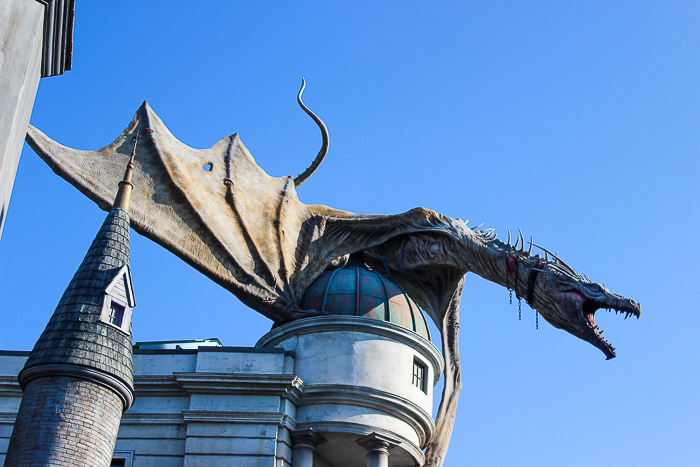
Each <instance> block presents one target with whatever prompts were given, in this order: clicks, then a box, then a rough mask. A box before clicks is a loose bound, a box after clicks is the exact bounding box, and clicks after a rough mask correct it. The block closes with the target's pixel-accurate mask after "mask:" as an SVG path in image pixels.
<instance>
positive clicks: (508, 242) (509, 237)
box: [508, 229, 510, 246]
mask: <svg viewBox="0 0 700 467" xmlns="http://www.w3.org/2000/svg"><path fill="white" fill-rule="evenodd" d="M508 246H510V229H508Z"/></svg>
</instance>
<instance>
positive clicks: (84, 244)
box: [0, 1, 700, 467]
mask: <svg viewBox="0 0 700 467" xmlns="http://www.w3.org/2000/svg"><path fill="white" fill-rule="evenodd" d="M698 24H700V6H699V4H698V3H697V2H551V3H549V2H521V3H514V2H440V3H439V4H437V5H436V4H432V5H428V4H427V3H421V2H295V3H294V4H292V3H291V2H267V1H259V2H198V3H197V4H196V6H194V4H193V3H192V2H178V1H168V2H159V1H153V2H137V1H123V2H119V4H116V3H114V2H87V1H78V2H77V8H76V22H75V36H74V41H75V48H74V58H73V70H72V71H69V72H67V73H66V74H65V75H63V76H60V77H54V78H48V79H44V80H42V81H41V84H40V86H39V92H38V95H37V98H36V103H35V107H34V113H33V115H32V123H33V124H34V125H35V126H37V127H39V128H40V129H41V130H42V131H44V132H46V133H47V134H48V135H49V136H50V137H52V138H54V139H56V140H57V141H59V142H61V143H63V144H66V145H68V146H72V147H76V148H80V149H97V148H100V147H103V146H105V145H107V144H109V143H111V142H112V141H113V140H114V138H115V137H116V136H117V135H119V133H120V132H121V131H122V130H123V129H124V128H125V127H126V125H127V124H128V123H129V121H130V120H131V118H132V116H133V114H134V112H135V111H136V109H137V108H138V107H139V105H140V104H141V103H142V102H143V100H148V102H149V103H150V104H151V106H152V107H153V109H154V110H155V112H156V113H158V114H159V115H160V117H161V118H162V119H163V121H164V122H165V124H166V125H168V127H169V128H170V130H171V131H172V132H173V134H175V135H176V136H177V137H178V138H179V139H180V140H182V141H183V142H184V143H186V144H188V145H190V146H193V147H197V148H204V147H210V146H212V145H213V144H214V143H215V142H216V141H218V140H219V139H221V138H223V137H225V136H226V135H229V134H232V133H234V132H238V133H239V134H240V136H241V139H242V141H243V142H244V144H245V145H246V146H247V147H248V149H249V150H250V151H251V153H252V154H253V156H254V157H255V158H256V160H257V161H258V163H259V165H260V166H262V167H263V168H264V169H265V170H267V171H268V173H270V174H271V175H274V176H284V175H297V174H298V173H300V172H301V171H302V170H303V169H304V168H306V167H307V166H308V164H309V163H310V161H311V160H312V159H313V157H314V156H315V155H316V153H317V151H318V148H319V145H320V137H319V134H318V130H317V128H316V127H315V125H314V124H313V122H312V121H311V120H310V119H309V118H308V117H307V116H306V115H305V114H304V113H303V112H302V111H301V110H300V109H299V108H298V107H297V105H296V102H295V96H296V92H297V90H298V87H299V83H300V80H301V77H302V76H303V77H305V78H306V80H307V83H308V85H307V90H306V93H305V102H306V103H307V104H308V105H309V107H311V108H312V109H313V110H314V111H315V112H316V113H317V114H319V116H321V118H323V119H324V121H325V122H326V124H327V125H328V128H329V130H330V136H331V144H330V153H329V155H328V157H327V159H326V161H325V162H324V163H323V164H322V166H321V168H320V169H319V170H318V172H317V173H316V174H315V175H314V176H313V177H312V178H311V179H310V180H309V181H308V182H306V183H305V184H304V185H303V186H302V187H301V188H300V189H299V197H300V199H301V200H302V201H304V202H306V203H308V204H315V203H320V204H326V205H329V206H332V207H335V208H339V209H345V210H350V211H354V212H358V213H386V214H390V213H398V212H403V211H406V210H408V209H410V208H412V207H416V206H424V207H428V208H431V209H434V210H436V211H438V212H441V213H443V214H446V215H449V216H452V217H459V218H461V219H465V220H466V219H469V220H470V225H475V224H481V223H482V222H483V223H485V227H493V228H495V229H496V231H497V233H498V234H499V236H500V237H502V238H504V237H505V236H507V229H511V231H517V229H518V228H520V229H522V231H523V233H524V234H525V236H526V237H528V238H529V237H530V236H533V237H534V239H535V242H536V243H538V244H541V245H543V246H545V247H546V248H548V249H550V250H552V251H554V252H556V253H558V254H559V255H560V256H562V257H563V258H564V259H565V260H566V261H567V262H568V263H569V264H571V265H573V266H574V267H576V268H577V269H578V270H580V271H581V272H583V273H586V274H588V275H589V276H590V277H591V278H592V279H593V280H595V281H598V282H601V283H604V284H605V285H606V286H607V287H609V288H611V289H614V290H615V291H616V292H619V293H622V294H624V295H626V296H628V297H631V298H634V299H635V300H637V301H638V302H640V303H641V304H642V307H643V314H642V318H641V319H640V320H638V321H637V320H627V321H624V320H623V319H622V318H620V317H619V316H614V315H608V314H606V313H599V315H598V317H597V322H598V323H599V324H600V325H601V327H602V328H603V329H604V330H605V334H604V335H605V336H606V338H607V339H608V340H610V341H611V342H612V344H613V345H614V346H615V347H617V349H618V357H617V358H616V359H614V360H611V361H605V358H604V356H603V354H602V353H601V352H600V351H599V350H597V349H595V348H594V347H592V346H591V345H589V344H587V343H585V342H583V341H580V340H578V339H576V338H574V337H572V336H570V335H568V334H566V333H565V332H563V331H560V330H556V329H554V328H553V327H552V326H550V325H549V324H547V323H544V322H543V321H542V320H541V322H540V329H539V330H535V313H534V311H533V310H531V309H530V308H529V307H527V305H525V304H523V318H522V320H521V321H519V320H518V311H517V304H514V305H509V304H508V292H507V291H506V290H505V289H502V288H500V287H498V286H496V285H494V284H491V283H488V282H486V281H484V280H483V279H481V278H479V277H476V276H469V277H468V278H467V284H466V288H465V292H464V297H463V305H462V318H461V330H462V332H461V353H462V372H463V382H464V388H463V390H462V394H461V398H460V404H459V413H458V415H457V423H456V428H455V432H454V435H453V440H452V443H451V447H450V450H449V453H448V457H447V460H446V463H445V465H446V466H447V467H457V466H462V465H478V466H506V465H508V466H512V465H517V466H560V465H567V466H589V465H597V466H621V465H635V466H659V465H678V466H684V465H697V464H698V463H700V445H698V443H697V439H698V435H699V434H700V402H698V397H697V394H698V392H699V390H700V377H699V376H698V356H699V355H700V353H699V350H700V344H699V342H700V339H698V336H697V334H698V329H700V313H699V311H700V310H699V308H700V307H699V306H698V302H697V290H698V286H699V285H700V279H699V278H700V274H699V272H698V267H699V265H700V254H699V253H698V248H697V247H693V246H692V245H694V244H696V243H697V242H698V241H700V240H698V232H700V225H699V224H700V222H698V212H699V211H700V209H699V208H700V203H699V201H698V195H699V191H700V190H699V189H698V182H697V181H698V178H699V177H698V176H699V175H700V158H699V157H698V156H699V155H700V154H699V152H700V53H699V52H700V28H699V27H698ZM104 217H105V213H104V212H102V211H100V210H99V209H98V208H97V206H96V205H94V204H93V203H92V202H91V201H89V200H88V199H87V198H86V197H84V196H83V195H82V194H80V193H79V192H78V191H77V190H76V189H75V188H73V187H72V186H70V185H69V184H68V183H67V182H65V181H63V180H62V179H60V178H59V177H57V176H56V175H54V174H53V173H52V172H51V170H50V169H49V168H48V167H47V166H46V165H45V164H44V163H43V162H42V161H41V160H40V159H39V158H38V157H37V156H36V155H35V154H34V153H33V152H32V151H31V150H30V149H29V148H28V147H26V146H25V150H24V154H23V156H22V160H21V163H20V167H19V171H18V175H17V180H16V183H15V188H14V192H13V195H12V202H11V205H10V209H9V212H8V218H7V221H6V225H5V230H4V232H3V237H2V240H1V241H0V310H2V317H3V318H2V320H3V326H2V328H0V339H1V341H0V342H1V343H0V347H2V348H3V349H25V350H29V349H31V347H32V346H33V344H34V342H35V341H36V339H37V338H38V336H39V334H40V333H41V331H42V330H43V328H44V326H45V324H46V322H47V321H48V318H49V316H50V315H51V313H52V312H53V309H54V307H55V305H56V303H57V302H58V300H59V298H60V296H61V294H62V293H63V290H64V289H65V287H66V285H67V284H68V282H69V280H70V278H71V277H72V275H73V273H74V272H75V270H76V269H77V267H78V265H79V264H80V261H81V260H82V258H83V256H84V254H85V252H86V250H87V248H88V246H89V244H90V242H91V240H92V238H93V237H94V235H95V233H96V232H97V230H98V228H99V226H100V224H101V222H102V221H103V219H104ZM132 268H133V278H134V282H135V287H136V298H137V302H138V307H137V308H136V309H135V312H134V338H135V340H137V341H144V340H167V339H189V338H207V337H218V338H220V339H221V340H222V341H223V342H224V344H226V345H232V346H252V345H254V344H255V342H256V341H257V339H258V338H259V337H260V336H261V335H262V334H264V333H265V332H267V330H269V327H270V324H271V323H270V322H269V321H268V320H267V319H266V318H263V317H262V316H259V315H258V314H257V313H255V312H253V311H251V310H249V309H247V308H246V307H245V306H243V305H242V304H241V303H240V302H238V301H237V300H236V299H235V298H234V297H233V296H232V295H231V294H229V293H228V292H226V291H225V290H223V289H222V288H220V287H219V286H217V285H215V284H213V283H212V282H210V281H209V280H208V279H206V278H204V277H203V276H202V275H200V274H199V273H197V272H196V271H194V270H193V269H191V268H190V267H189V266H187V265H186V264H184V263H183V262H182V261H180V260H179V259H177V258H176V257H174V256H173V255H172V254H170V253H168V252H167V251H165V250H164V249H162V248H161V247H159V246H157V245H155V244H154V243H152V242H150V241H148V240H146V239H144V238H142V237H140V236H138V235H136V234H134V235H133V236H132ZM434 334H435V335H437V333H434ZM436 343H437V345H438V347H439V342H436Z"/></svg>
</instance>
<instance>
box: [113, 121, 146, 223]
mask: <svg viewBox="0 0 700 467" xmlns="http://www.w3.org/2000/svg"><path fill="white" fill-rule="evenodd" d="M138 142H139V132H138V130H137V131H136V136H134V148H133V149H132V150H131V158H130V159H129V163H128V164H127V165H126V171H125V172H124V180H122V181H121V182H119V191H117V196H116V197H115V198H114V204H113V205H112V208H122V209H123V210H125V211H128V210H129V205H130V203H131V190H132V189H133V188H134V185H133V184H132V183H131V177H132V175H133V173H134V157H136V145H137V144H138Z"/></svg>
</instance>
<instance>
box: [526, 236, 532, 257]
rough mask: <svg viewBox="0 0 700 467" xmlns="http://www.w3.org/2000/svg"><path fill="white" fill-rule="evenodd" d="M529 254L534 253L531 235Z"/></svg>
mask: <svg viewBox="0 0 700 467" xmlns="http://www.w3.org/2000/svg"><path fill="white" fill-rule="evenodd" d="M527 254H528V255H531V254H532V237H530V249H529V250H527Z"/></svg>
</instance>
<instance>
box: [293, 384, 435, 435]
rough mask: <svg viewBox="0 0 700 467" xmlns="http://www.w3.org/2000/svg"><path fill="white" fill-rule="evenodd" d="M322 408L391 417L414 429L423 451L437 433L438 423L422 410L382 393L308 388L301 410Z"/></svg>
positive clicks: (356, 388)
mask: <svg viewBox="0 0 700 467" xmlns="http://www.w3.org/2000/svg"><path fill="white" fill-rule="evenodd" d="M318 404H335V405H351V406H355V407H367V408H369V409H373V410H377V411H380V412H384V413H386V414H389V415H391V416H392V417H395V418H397V419H399V420H401V421H403V422H404V423H406V424H408V425H410V426H411V428H413V430H414V431H415V432H416V434H417V435H418V437H419V439H420V444H421V447H423V446H425V445H426V444H427V442H428V441H429V440H430V439H431V438H432V437H433V434H434V433H435V422H434V421H433V419H432V417H431V416H430V414H429V413H427V412H426V411H425V410H423V409H422V408H421V407H420V406H418V405H417V404H415V403H414V402H411V401H410V400H408V399H406V398H403V397H400V396H397V395H395V394H391V393H389V392H386V391H380V390H378V389H373V388H368V387H360V386H349V385H342V384H308V385H306V386H305V387H304V393H303V395H302V399H301V401H299V404H297V407H302V406H305V405H318ZM314 426H315V425H314Z"/></svg>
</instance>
